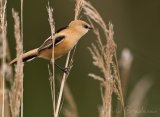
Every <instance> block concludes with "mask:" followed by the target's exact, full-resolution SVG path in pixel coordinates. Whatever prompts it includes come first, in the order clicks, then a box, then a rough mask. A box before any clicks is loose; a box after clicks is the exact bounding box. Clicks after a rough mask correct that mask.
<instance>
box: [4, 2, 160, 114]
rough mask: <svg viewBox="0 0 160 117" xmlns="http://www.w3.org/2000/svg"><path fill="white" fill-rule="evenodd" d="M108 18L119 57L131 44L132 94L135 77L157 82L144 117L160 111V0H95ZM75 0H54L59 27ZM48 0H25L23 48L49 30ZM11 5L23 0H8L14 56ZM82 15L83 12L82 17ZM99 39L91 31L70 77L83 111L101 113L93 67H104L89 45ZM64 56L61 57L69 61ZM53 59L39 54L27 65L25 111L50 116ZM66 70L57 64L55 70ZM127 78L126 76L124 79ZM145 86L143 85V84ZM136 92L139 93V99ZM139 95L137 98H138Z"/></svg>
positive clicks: (38, 42) (129, 88)
mask: <svg viewBox="0 0 160 117" xmlns="http://www.w3.org/2000/svg"><path fill="white" fill-rule="evenodd" d="M90 2H91V3H92V4H93V5H94V6H95V8H96V9H97V10H98V11H99V13H100V14H101V15H102V17H103V18H104V20H105V21H106V22H108V21H111V22H112V23H113V24H114V31H115V35H114V39H115V42H116V43H117V46H118V48H117V52H118V57H119V56H120V54H121V52H122V49H124V48H129V49H130V51H131V53H132V54H133V57H134V59H133V63H132V67H131V72H130V74H129V85H128V86H127V87H126V88H127V96H129V95H130V93H131V91H132V89H133V88H134V86H135V85H136V83H137V82H138V81H139V80H140V79H141V78H143V77H149V79H150V80H151V81H152V82H153V83H154V84H153V85H152V87H151V88H150V90H149V91H148V92H147V95H146V97H145V99H144V106H145V109H146V110H155V111H156V112H155V113H143V114H141V116H140V117H143V116H144V117H159V116H160V91H159V90H160V54H159V50H160V46H159V43H160V35H159V34H160V23H159V21H160V1H159V0H152V1H151V0H118V1H117V0H90ZM74 3H75V2H74V0H50V5H51V6H52V7H53V8H54V19H55V23H56V29H59V28H61V27H63V26H65V25H67V24H68V23H69V22H70V21H71V20H73V18H74ZM47 4H48V0H24V50H25V51H28V50H30V49H33V48H35V47H38V46H40V45H41V43H42V42H43V41H44V40H45V39H46V38H47V37H49V35H50V27H49V23H48V14H47V10H46V6H47ZM12 8H15V9H16V10H17V11H20V0H8V4H7V19H8V40H9V46H10V51H11V56H12V58H14V57H15V56H16V54H15V40H14V32H13V18H12V14H11V10H12ZM82 19H83V17H82ZM93 42H95V37H94V35H93V33H92V32H89V33H88V34H87V35H86V36H84V37H83V39H82V40H80V42H79V44H78V48H77V50H76V54H75V58H74V68H73V69H72V71H71V74H70V77H69V79H68V81H67V82H68V83H69V86H70V89H71V91H72V94H73V96H74V98H75V101H76V104H77V108H78V112H79V115H80V117H98V111H99V110H98V109H99V106H100V104H101V98H100V91H99V89H100V88H99V82H97V81H95V80H93V79H91V78H89V77H88V73H90V72H94V73H99V71H98V70H97V69H96V68H95V67H94V66H93V64H92V58H91V55H90V53H89V51H88V49H87V47H88V46H90V45H91V43H93ZM64 60H65V57H63V58H62V59H61V60H58V61H57V63H58V64H60V65H61V66H62V65H64ZM48 63H49V62H48V61H46V60H42V59H35V60H33V61H31V62H28V63H26V64H25V66H24V117H51V116H52V104H51V96H50V86H49V80H48V77H49V75H48ZM58 75H62V72H61V71H59V70H57V69H56V76H58ZM122 82H123V81H122ZM142 89H143V87H142ZM136 97H137V96H136V95H135V99H136ZM133 101H134V100H133Z"/></svg>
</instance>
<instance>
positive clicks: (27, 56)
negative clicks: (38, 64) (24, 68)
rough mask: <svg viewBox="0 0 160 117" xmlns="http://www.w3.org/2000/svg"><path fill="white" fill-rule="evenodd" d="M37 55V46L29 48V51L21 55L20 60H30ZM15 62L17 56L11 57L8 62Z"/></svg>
mask: <svg viewBox="0 0 160 117" xmlns="http://www.w3.org/2000/svg"><path fill="white" fill-rule="evenodd" d="M37 56H38V48H36V49H33V50H30V51H28V52H26V53H24V54H23V55H22V61H23V62H26V61H30V60H32V59H34V58H35V57H37ZM16 62H17V58H15V59H13V60H12V61H11V62H10V63H9V64H10V65H11V64H14V63H16Z"/></svg>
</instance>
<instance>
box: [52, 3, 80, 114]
mask: <svg viewBox="0 0 160 117" xmlns="http://www.w3.org/2000/svg"><path fill="white" fill-rule="evenodd" d="M82 5H83V0H76V5H75V18H74V20H77V19H78V18H79V15H80V12H81V9H82ZM75 49H76V47H75V48H74V52H73V55H74V53H75ZM70 56H71V51H69V53H68V55H67V58H66V63H65V68H68V69H69V70H68V73H65V72H64V73H63V77H62V81H61V86H60V91H59V96H58V101H57V106H56V113H55V117H58V114H59V110H60V104H61V101H62V94H63V90H64V86H65V82H66V80H67V78H68V76H69V72H70V70H71V67H72V64H73V56H72V57H70Z"/></svg>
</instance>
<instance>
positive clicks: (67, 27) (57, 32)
mask: <svg viewBox="0 0 160 117" xmlns="http://www.w3.org/2000/svg"><path fill="white" fill-rule="evenodd" d="M67 28H68V26H65V27H63V28H60V29H59V30H57V31H56V33H59V32H61V31H62V30H64V29H67Z"/></svg>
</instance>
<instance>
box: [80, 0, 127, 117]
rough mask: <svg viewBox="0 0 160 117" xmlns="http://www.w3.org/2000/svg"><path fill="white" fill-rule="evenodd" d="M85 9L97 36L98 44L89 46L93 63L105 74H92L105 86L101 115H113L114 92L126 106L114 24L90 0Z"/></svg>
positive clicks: (85, 3) (105, 116)
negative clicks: (103, 17) (114, 36)
mask: <svg viewBox="0 0 160 117" xmlns="http://www.w3.org/2000/svg"><path fill="white" fill-rule="evenodd" d="M83 9H84V14H85V15H86V16H87V17H88V19H89V21H90V23H91V25H92V27H93V28H94V33H95V35H96V36H97V44H96V45H95V44H92V46H91V48H89V50H90V52H91V54H92V58H93V64H94V65H95V66H96V67H98V68H99V69H100V71H101V72H102V74H103V78H102V77H101V76H98V75H94V74H91V75H90V76H91V77H93V78H94V79H96V80H99V81H101V83H102V86H103V87H102V89H103V92H102V93H103V94H102V95H103V97H102V102H103V104H102V107H101V112H100V117H111V112H112V103H111V102H112V94H113V92H115V93H116V94H117V95H118V97H119V98H120V101H121V103H122V106H123V107H124V102H123V95H122V88H121V81H120V76H119V70H118V67H117V66H118V63H117V58H116V44H115V42H114V40H113V35H114V31H113V25H112V24H111V23H109V24H108V25H106V24H105V22H104V21H103V19H102V17H101V16H100V14H99V13H98V11H97V10H96V9H95V8H94V7H93V6H92V5H91V4H90V3H89V2H86V1H84V5H83ZM91 20H93V21H94V22H96V23H97V24H98V25H99V26H100V27H101V28H102V30H103V32H104V35H105V41H106V43H105V44H102V41H101V37H100V33H99V31H98V29H96V28H95V26H94V24H93V23H92V22H91ZM114 59H115V61H114Z"/></svg>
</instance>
